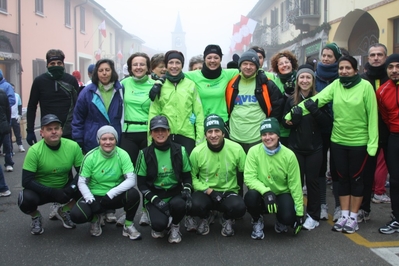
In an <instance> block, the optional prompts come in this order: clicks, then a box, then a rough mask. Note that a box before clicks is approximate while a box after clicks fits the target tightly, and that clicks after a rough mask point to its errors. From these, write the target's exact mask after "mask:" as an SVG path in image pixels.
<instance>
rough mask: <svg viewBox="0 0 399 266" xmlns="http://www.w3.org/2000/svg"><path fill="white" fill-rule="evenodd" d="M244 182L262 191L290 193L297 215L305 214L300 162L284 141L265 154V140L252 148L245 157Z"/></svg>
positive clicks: (251, 187) (250, 187)
mask: <svg viewBox="0 0 399 266" xmlns="http://www.w3.org/2000/svg"><path fill="white" fill-rule="evenodd" d="M244 182H245V184H246V185H247V187H248V188H249V189H253V190H256V191H258V192H259V193H260V194H261V195H263V194H265V193H266V192H268V191H272V192H273V193H275V194H276V195H280V194H283V193H290V194H291V196H292V198H293V200H294V204H295V211H296V214H297V216H303V196H302V185H301V174H300V170H299V164H298V161H297V159H296V156H295V154H294V153H293V152H292V151H291V150H290V149H288V148H287V147H285V146H284V145H281V149H280V150H279V151H278V152H277V153H276V154H274V155H268V154H266V151H265V149H264V144H263V143H259V144H258V145H255V146H253V147H252V148H250V149H249V151H248V155H247V159H246V161H245V168H244Z"/></svg>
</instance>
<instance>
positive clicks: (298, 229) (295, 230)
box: [293, 216, 303, 235]
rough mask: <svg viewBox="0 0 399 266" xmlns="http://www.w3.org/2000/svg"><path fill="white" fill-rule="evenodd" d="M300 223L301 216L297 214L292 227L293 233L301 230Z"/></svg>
mask: <svg viewBox="0 0 399 266" xmlns="http://www.w3.org/2000/svg"><path fill="white" fill-rule="evenodd" d="M302 225H303V217H302V216H297V217H296V221H295V223H294V226H293V227H294V235H297V234H298V233H299V232H300V231H301V229H302Z"/></svg>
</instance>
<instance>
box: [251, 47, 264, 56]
mask: <svg viewBox="0 0 399 266" xmlns="http://www.w3.org/2000/svg"><path fill="white" fill-rule="evenodd" d="M250 49H252V50H255V52H257V53H259V54H261V55H263V58H266V53H265V49H263V48H262V47H259V46H252V47H251V48H250Z"/></svg>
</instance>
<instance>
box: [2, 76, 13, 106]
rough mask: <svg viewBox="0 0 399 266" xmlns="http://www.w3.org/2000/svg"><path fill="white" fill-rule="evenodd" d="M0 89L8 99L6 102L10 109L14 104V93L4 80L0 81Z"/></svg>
mask: <svg viewBox="0 0 399 266" xmlns="http://www.w3.org/2000/svg"><path fill="white" fill-rule="evenodd" d="M0 89H2V90H3V91H4V92H5V93H6V94H7V97H8V101H9V102H10V107H11V106H13V105H14V104H15V93H14V89H13V88H12V86H11V84H10V83H8V82H7V81H6V79H5V78H2V79H1V80H0Z"/></svg>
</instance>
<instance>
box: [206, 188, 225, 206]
mask: <svg viewBox="0 0 399 266" xmlns="http://www.w3.org/2000/svg"><path fill="white" fill-rule="evenodd" d="M209 196H211V199H212V200H213V202H215V203H221V202H222V200H223V197H224V195H223V193H222V192H218V191H216V190H212V192H211V194H209Z"/></svg>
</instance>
